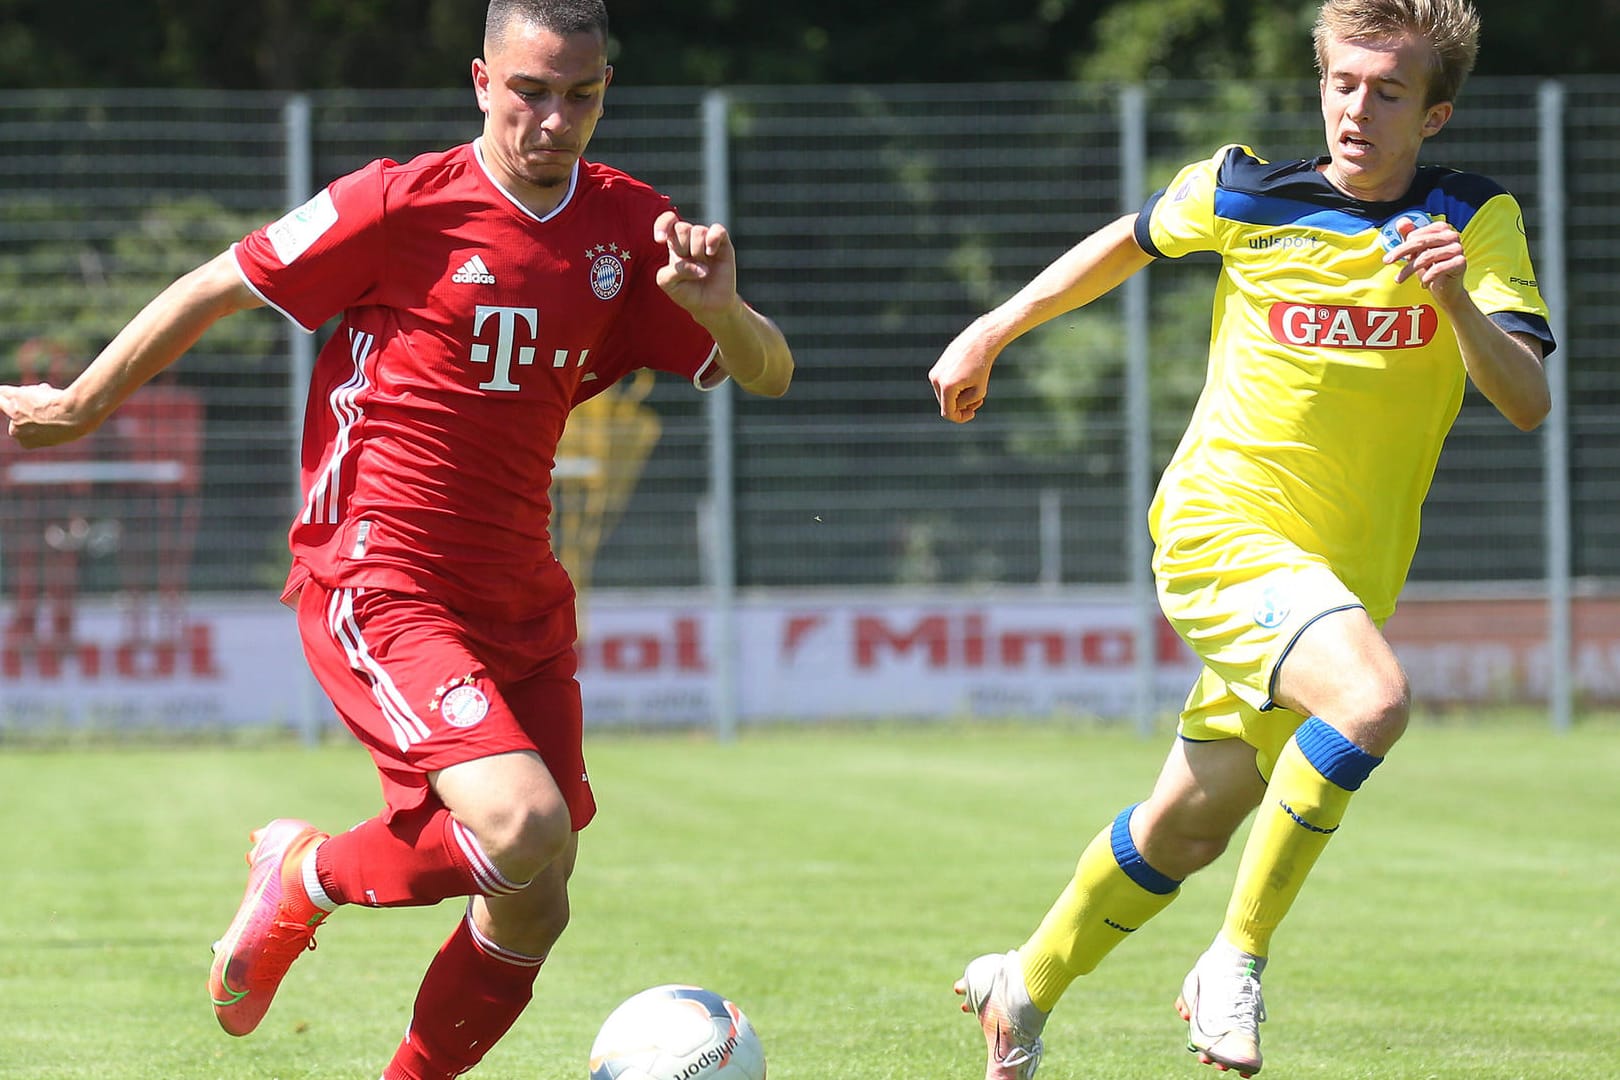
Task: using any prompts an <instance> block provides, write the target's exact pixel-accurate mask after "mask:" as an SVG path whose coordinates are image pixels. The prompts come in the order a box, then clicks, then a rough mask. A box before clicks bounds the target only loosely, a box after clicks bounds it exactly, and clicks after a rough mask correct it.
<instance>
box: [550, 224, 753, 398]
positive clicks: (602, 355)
mask: <svg viewBox="0 0 1620 1080" xmlns="http://www.w3.org/2000/svg"><path fill="white" fill-rule="evenodd" d="M668 207H669V203H668V202H667V200H666V201H664V202H663V203H662V205H661V206H660V208H659V209H658V210H657V211H656V212H655V213H653V214H651V215H650V216H648V217H647V219H646V227H645V229H639V230H638V233H639V234H641V235H644V236H645V238H646V239H645V240H644V242H643V243H641V244H640V245H638V246H637V248H636V250H635V252H634V255H633V257H632V258H631V260H630V266H631V270H630V274H631V285H630V288H629V290H628V293H629V296H628V303H627V304H626V305H625V307H624V309H623V310H622V311H620V312H619V313H618V314H617V316H616V318H615V320H614V325H613V329H612V330H611V331H610V333H609V334H608V336H607V339H606V340H605V341H603V342H602V344H601V345H600V346H599V348H598V357H597V362H596V363H595V364H594V365H593V367H594V368H595V369H596V371H597V372H599V373H600V374H601V375H602V376H603V377H602V378H599V379H597V380H593V381H592V382H590V383H585V384H582V385H581V387H580V392H579V393H577V394H576V395H575V398H574V404H575V405H578V404H579V403H580V402H581V401H584V400H585V399H586V398H590V397H594V396H595V395H597V394H599V393H601V392H602V391H603V390H605V389H607V387H609V386H611V385H613V383H614V382H616V381H618V380H619V379H621V378H623V377H624V376H625V375H628V374H629V373H630V372H632V371H635V370H636V369H637V368H653V369H654V370H656V371H664V372H668V373H669V374H672V375H679V376H681V377H682V378H684V379H687V380H689V381H690V382H692V383H693V385H695V386H699V387H700V388H702V389H706V390H707V389H712V388H713V387H715V386H717V385H719V384H720V383H721V382H723V381H725V380H724V374H723V372H721V371H720V369H719V366H718V364H716V363H715V359H716V348H715V344H714V338H712V337H710V336H709V332H708V331H707V330H705V329H703V327H702V326H700V325H698V322H697V320H695V319H693V318H692V316H691V315H689V314H687V312H686V309H685V308H683V307H681V306H680V305H679V304H677V303H676V302H675V301H673V300H671V299H670V298H669V294H668V293H666V292H664V290H663V289H662V288H660V287H659V284H658V270H659V268H660V267H662V266H663V265H664V264H665V263H666V262H667V261H668V258H669V255H668V251H667V249H666V248H665V247H664V245H663V244H660V243H658V242H656V241H654V240H653V239H652V223H653V221H654V219H655V218H656V217H657V215H658V214H659V213H662V212H663V209H665V208H668Z"/></svg>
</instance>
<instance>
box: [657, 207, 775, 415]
mask: <svg viewBox="0 0 1620 1080" xmlns="http://www.w3.org/2000/svg"><path fill="white" fill-rule="evenodd" d="M653 238H654V239H655V240H657V241H658V242H659V243H661V244H663V245H664V246H665V248H667V249H668V251H669V262H668V263H666V264H665V265H664V266H662V267H660V268H659V270H658V284H659V286H660V287H661V288H662V289H663V290H664V291H665V292H666V293H668V294H669V297H670V299H672V300H674V301H675V302H676V303H677V304H679V305H680V306H681V307H683V308H685V309H686V310H687V311H688V312H689V313H690V314H691V316H692V318H694V319H696V320H697V321H698V323H699V324H700V325H702V327H703V328H704V329H705V330H707V331H708V332H709V334H710V336H712V337H713V338H714V343H715V344H716V345H718V346H719V348H720V366H721V367H722V368H724V369H725V371H726V374H728V375H730V376H731V378H732V380H733V381H735V382H736V384H737V385H738V386H740V387H742V388H743V389H744V390H747V391H748V392H749V393H751V394H760V395H762V396H765V397H781V396H782V395H783V394H785V393H787V389H788V385H789V384H790V383H791V382H792V381H793V353H792V351H791V350H790V349H789V348H788V343H787V338H786V337H784V336H783V334H782V331H781V330H780V329H779V328H778V327H777V325H776V324H775V323H774V322H772V321H771V320H770V319H768V318H766V317H765V316H764V315H761V314H760V313H759V312H757V311H755V310H754V309H753V308H752V307H750V306H749V305H748V304H747V303H745V302H744V301H743V299H742V298H741V297H740V296H738V295H737V252H736V249H735V248H734V247H733V246H732V243H731V234H730V233H729V232H728V231H727V230H726V227H725V226H724V225H720V224H714V225H699V224H694V223H693V222H690V221H682V220H681V219H680V218H679V217H678V216H677V215H676V214H675V212H674V211H672V210H666V211H665V212H664V213H662V214H660V215H659V216H658V220H657V221H655V222H654V223H653Z"/></svg>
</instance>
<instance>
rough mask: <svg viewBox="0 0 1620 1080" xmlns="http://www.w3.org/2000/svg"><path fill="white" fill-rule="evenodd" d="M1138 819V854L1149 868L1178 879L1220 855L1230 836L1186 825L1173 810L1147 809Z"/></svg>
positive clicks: (1188, 875)
mask: <svg viewBox="0 0 1620 1080" xmlns="http://www.w3.org/2000/svg"><path fill="white" fill-rule="evenodd" d="M1140 820H1141V822H1142V825H1143V835H1142V836H1141V838H1140V842H1139V844H1138V848H1139V850H1140V851H1141V852H1142V857H1143V858H1144V859H1146V860H1147V863H1148V865H1150V866H1151V867H1153V869H1155V870H1157V871H1158V872H1159V873H1161V874H1164V875H1165V876H1166V877H1170V878H1174V879H1176V880H1178V881H1179V880H1181V879H1183V878H1187V877H1190V876H1191V875H1193V874H1196V873H1197V872H1198V871H1200V870H1202V869H1203V868H1204V867H1206V866H1208V865H1209V864H1210V863H1212V862H1214V861H1215V860H1216V859H1218V858H1220V857H1221V853H1222V852H1224V851H1225V850H1226V846H1227V844H1228V843H1229V842H1230V841H1231V839H1232V837H1231V834H1230V833H1224V834H1223V833H1220V832H1211V831H1210V830H1209V829H1208V828H1192V827H1187V823H1184V822H1182V821H1179V820H1177V818H1176V817H1175V815H1173V814H1164V815H1156V814H1152V813H1149V814H1148V815H1146V816H1144V817H1143V818H1141V819H1140Z"/></svg>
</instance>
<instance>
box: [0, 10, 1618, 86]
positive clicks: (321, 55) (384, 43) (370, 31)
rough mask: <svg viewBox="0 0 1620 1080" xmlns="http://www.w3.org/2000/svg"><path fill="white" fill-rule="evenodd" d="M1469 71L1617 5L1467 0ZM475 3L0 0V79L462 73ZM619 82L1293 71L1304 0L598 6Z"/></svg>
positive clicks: (1586, 59) (1560, 37) (1571, 40)
mask: <svg viewBox="0 0 1620 1080" xmlns="http://www.w3.org/2000/svg"><path fill="white" fill-rule="evenodd" d="M1475 2H1476V4H1477V5H1478V7H1479V8H1480V11H1481V14H1482V15H1483V17H1484V20H1485V41H1484V47H1483V48H1482V50H1481V54H1480V65H1479V71H1480V73H1482V74H1492V75H1552V74H1559V75H1563V74H1576V73H1583V72H1613V71H1616V70H1620V32H1616V31H1617V30H1620V0H1565V2H1564V3H1561V4H1560V5H1559V17H1558V18H1557V19H1549V18H1548V17H1547V15H1546V12H1545V10H1544V9H1543V8H1542V7H1540V6H1539V5H1535V4H1525V3H1523V2H1522V0H1475ZM483 9H484V5H483V4H482V3H481V2H479V0H261V2H259V3H255V4H222V3H219V2H218V0H130V2H128V3H123V4H106V3H102V2H100V0H0V88H21V87H100V86H119V87H146V86H179V87H187V86H196V87H213V88H221V89H271V90H308V89H331V88H339V87H359V88H389V87H433V86H458V85H464V84H465V82H466V79H467V66H468V62H469V60H470V59H471V58H472V56H474V55H475V54H476V53H477V52H478V50H479V46H480V41H481V38H482V31H483V26H482V18H483ZM610 9H611V11H612V13H613V20H614V38H615V41H614V61H615V63H616V64H617V65H618V67H619V75H620V78H621V79H625V80H628V81H630V82H633V83H635V84H637V85H643V86H648V85H721V84H744V83H890V82H913V83H916V82H922V83H965V82H966V83H972V82H995V81H1007V80H1061V79H1067V78H1088V79H1108V80H1120V81H1134V80H1139V79H1144V78H1155V77H1170V76H1175V77H1200V78H1210V77H1216V78H1219V77H1223V76H1228V75H1230V76H1235V77H1239V78H1244V79H1253V78H1256V77H1268V76H1278V77H1288V76H1300V75H1308V74H1310V73H1311V57H1310V50H1309V46H1308V36H1307V35H1308V33H1309V27H1310V22H1311V18H1312V14H1313V12H1314V10H1315V0H1113V2H1111V3H1098V2H1096V0H888V2H887V3H883V4H873V3H871V2H870V0H772V2H769V3H761V2H760V0H685V2H683V3H680V4H671V3H668V2H667V0H612V3H611V4H610Z"/></svg>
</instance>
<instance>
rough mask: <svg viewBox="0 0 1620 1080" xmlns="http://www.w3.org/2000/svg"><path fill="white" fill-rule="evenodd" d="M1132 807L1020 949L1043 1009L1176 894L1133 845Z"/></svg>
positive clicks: (1084, 857)
mask: <svg viewBox="0 0 1620 1080" xmlns="http://www.w3.org/2000/svg"><path fill="white" fill-rule="evenodd" d="M1135 809H1136V807H1135V806H1134V805H1133V806H1128V807H1126V808H1125V809H1124V810H1122V811H1120V814H1119V816H1118V817H1116V818H1115V819H1114V823H1113V824H1112V825H1111V826H1109V827H1108V828H1106V829H1104V830H1103V831H1102V832H1100V833H1098V834H1097V837H1096V839H1094V840H1092V841H1091V843H1090V844H1089V845H1087V847H1086V850H1085V851H1084V852H1083V853H1082V854H1081V856H1080V861H1079V863H1078V864H1077V865H1076V866H1075V868H1074V879H1073V880H1072V881H1070V882H1069V884H1068V886H1067V887H1065V888H1064V890H1063V894H1062V895H1061V896H1059V897H1058V899H1057V903H1055V904H1053V905H1052V908H1051V910H1050V911H1048V912H1047V913H1046V918H1044V919H1042V920H1041V925H1040V926H1039V927H1038V928H1036V930H1035V933H1034V934H1032V935H1031V936H1030V939H1029V940H1028V941H1026V942H1025V943H1024V944H1023V945H1022V946H1020V947H1019V949H1018V956H1019V959H1020V960H1021V961H1022V963H1023V967H1024V983H1025V985H1026V986H1027V987H1028V989H1029V997H1030V1000H1031V1001H1032V1002H1034V1004H1035V1007H1036V1008H1038V1009H1040V1010H1041V1011H1042V1012H1051V1011H1052V1006H1054V1005H1056V1004H1057V1000H1058V998H1060V997H1062V996H1063V991H1065V990H1067V989H1068V988H1069V984H1070V983H1072V982H1073V981H1074V980H1075V979H1077V978H1079V977H1080V976H1082V975H1084V974H1086V973H1087V972H1089V971H1091V970H1092V969H1093V968H1095V967H1096V966H1097V965H1098V964H1099V963H1100V962H1101V961H1102V958H1103V957H1104V956H1107V955H1108V952H1109V950H1111V949H1112V948H1113V947H1114V946H1115V945H1118V944H1119V943H1120V942H1121V941H1124V940H1125V938H1126V937H1127V936H1128V935H1130V934H1132V933H1134V932H1135V931H1136V929H1137V928H1138V927H1139V926H1141V925H1142V924H1143V923H1145V922H1147V921H1148V920H1149V919H1151V918H1153V916H1155V915H1157V914H1158V913H1159V912H1161V911H1163V910H1164V909H1165V908H1166V907H1167V906H1169V904H1170V901H1172V900H1174V899H1175V898H1176V895H1177V892H1178V889H1179V888H1180V886H1181V882H1179V881H1176V880H1173V879H1171V878H1168V877H1165V876H1164V875H1163V874H1161V873H1159V872H1158V871H1157V870H1155V869H1153V867H1151V866H1149V865H1148V864H1147V861H1146V860H1145V859H1143V858H1142V853H1141V852H1139V851H1137V850H1136V843H1135V842H1134V841H1133V840H1132V839H1131V811H1133V810H1135Z"/></svg>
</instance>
